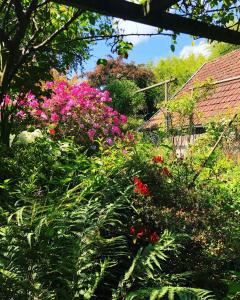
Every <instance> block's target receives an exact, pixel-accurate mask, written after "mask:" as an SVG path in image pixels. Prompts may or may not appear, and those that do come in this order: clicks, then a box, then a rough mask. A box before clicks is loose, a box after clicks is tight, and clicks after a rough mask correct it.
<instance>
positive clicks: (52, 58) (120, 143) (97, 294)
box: [0, 0, 240, 300]
mask: <svg viewBox="0 0 240 300" xmlns="http://www.w3.org/2000/svg"><path fill="white" fill-rule="evenodd" d="M226 5H227V4H226ZM0 15H1V19H2V20H1V21H0V22H1V28H0V55H1V56H0V78H1V81H0V82H1V85H0V101H1V103H0V127H1V132H0V299H2V300H48V299H49V300H57V299H59V300H70V299H79V300H81V299H83V300H87V299H89V300H90V299H99V300H101V299H102V300H108V299H109V300H124V299H126V300H132V299H136V300H141V299H143V300H145V299H150V300H154V299H169V300H173V299H179V300H182V299H183V300H185V299H186V300H187V299H189V300H192V299H196V300H198V299H199V300H211V299H224V300H227V299H229V300H237V299H240V250H239V249H240V218H239V214H240V184H239V178H240V161H239V159H238V158H237V156H236V155H234V153H233V152H234V151H235V148H236V147H239V139H240V137H239V116H236V118H234V120H232V122H230V123H227V121H226V122H225V123H224V122H221V123H219V121H218V120H215V121H214V122H211V123H209V124H208V125H206V132H205V134H204V135H202V136H201V137H200V138H199V139H197V140H196V142H195V143H193V144H191V145H189V147H188V149H187V150H186V152H185V153H184V155H180V156H179V155H178V154H177V153H176V149H175V147H174V143H173V141H172V138H171V137H172V136H173V133H175V131H174V130H175V129H174V128H171V129H170V130H167V128H166V126H162V127H160V128H158V129H157V130H155V132H154V138H153V136H152V135H150V134H149V133H148V132H147V131H145V130H142V129H141V127H142V126H143V124H144V122H145V121H146V120H148V119H149V118H150V117H151V116H152V115H154V113H156V112H157V111H158V109H159V108H161V107H163V106H164V105H166V103H165V102H164V101H163V99H164V89H163V88H161V87H156V88H154V89H150V90H147V91H146V92H138V91H139V90H140V89H144V88H146V87H148V86H150V85H154V84H156V83H158V82H159V81H160V80H167V79H168V78H173V77H177V78H178V81H177V82H174V83H173V84H172V85H171V88H170V91H169V92H170V93H171V94H174V93H175V92H176V91H177V90H178V89H179V88H180V87H181V86H182V85H183V84H184V83H185V82H186V81H187V80H188V78H189V77H190V76H192V74H193V73H194V72H195V71H196V70H197V69H198V68H199V67H200V66H201V65H202V64H203V63H204V62H206V61H207V60H209V59H215V58H218V57H220V56H221V55H222V54H225V53H228V52H229V53H230V52H231V51H232V50H235V49H239V46H233V45H230V44H225V43H218V42H213V43H212V44H210V47H211V53H212V54H211V57H210V58H206V57H203V56H194V55H190V56H189V57H187V58H179V57H177V56H173V57H171V58H166V59H161V60H160V61H159V62H158V63H157V64H153V63H152V64H146V65H144V64H141V65H139V64H135V63H129V62H126V61H125V60H124V59H123V57H125V58H127V55H128V51H129V50H130V49H131V47H132V45H131V44H130V43H129V42H126V41H124V39H123V37H122V35H119V36H118V39H116V38H115V40H114V42H113V44H112V45H111V46H112V50H113V52H115V53H117V54H118V56H117V57H116V58H115V57H108V59H101V60H99V61H98V64H97V65H96V67H95V69H94V70H92V71H91V72H87V73H86V72H85V73H84V78H79V77H78V76H74V75H73V70H76V68H79V66H82V63H83V62H84V61H86V60H88V59H89V58H90V56H91V47H92V46H93V44H94V41H96V40H98V39H102V36H104V35H105V36H109V37H110V36H114V35H115V34H116V32H115V31H116V30H117V29H116V28H115V27H112V26H111V19H110V18H107V17H104V19H103V18H102V17H101V15H99V14H97V13H91V12H85V11H81V10H75V9H73V8H66V7H65V6H63V5H60V4H56V3H53V2H50V1H35V0H33V1H8V0H7V1H2V3H1V4H0ZM224 17H225V18H226V15H224ZM228 21H229V20H228ZM2 29H3V31H2ZM94 36H95V37H96V38H95V39H93V37H94ZM69 39H70V40H71V42H70V41H69ZM93 40H94V41H93ZM173 41H174V43H175V36H174V37H173ZM108 42H109V43H110V41H109V40H108ZM66 43H69V44H71V47H66ZM201 84H202V85H203V86H204V91H203V90H202V89H201V92H199V90H197V92H192V93H191V98H190V96H189V95H188V97H186V95H185V97H182V98H180V99H177V100H178V101H176V102H175V104H174V105H172V106H171V104H168V105H166V106H165V108H166V109H167V110H168V112H169V113H176V112H178V113H179V114H181V116H182V117H183V118H190V117H191V116H192V113H193V110H194V108H195V106H196V105H197V102H198V101H199V99H200V98H201V97H203V95H206V93H211V92H213V91H212V90H211V88H210V85H211V82H210V81H209V82H207V83H206V82H204V83H201ZM164 103H165V104H164ZM180 125H181V126H180V127H181V128H178V134H188V133H189V130H190V129H191V124H189V125H188V126H186V123H185V122H183V123H182V124H180ZM228 125H229V126H228ZM219 138H220V139H219ZM216 143H217V144H216ZM214 145H216V147H215V149H214V151H212V149H213V146H214ZM233 148H234V150H233ZM226 149H227V150H226ZM229 149H230V150H229ZM229 153H230V154H229Z"/></svg>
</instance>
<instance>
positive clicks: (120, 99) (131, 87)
mask: <svg viewBox="0 0 240 300" xmlns="http://www.w3.org/2000/svg"><path fill="white" fill-rule="evenodd" d="M106 88H107V90H108V91H109V92H110V96H111V98H112V102H111V103H110V105H111V106H112V107H113V108H114V109H116V110H117V111H119V112H120V113H122V114H125V115H127V116H129V115H136V114H137V113H138V112H139V110H142V109H143V108H144V102H145V100H144V94H143V93H136V91H137V90H138V87H137V85H136V84H135V83H134V82H133V81H130V80H113V81H110V82H109V83H108V84H107V86H106Z"/></svg>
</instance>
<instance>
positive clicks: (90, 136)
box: [87, 129, 96, 141]
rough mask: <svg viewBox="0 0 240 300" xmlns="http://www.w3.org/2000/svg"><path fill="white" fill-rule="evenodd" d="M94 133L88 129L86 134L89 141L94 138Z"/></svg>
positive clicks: (94, 131)
mask: <svg viewBox="0 0 240 300" xmlns="http://www.w3.org/2000/svg"><path fill="white" fill-rule="evenodd" d="M95 133H96V130H95V129H89V130H88V132H87V134H88V137H89V139H90V140H91V141H93V138H94V136H95Z"/></svg>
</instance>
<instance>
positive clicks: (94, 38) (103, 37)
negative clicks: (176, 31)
mask: <svg viewBox="0 0 240 300" xmlns="http://www.w3.org/2000/svg"><path fill="white" fill-rule="evenodd" d="M160 35H163V36H169V37H172V36H173V34H171V33H162V32H158V33H126V34H112V35H95V36H92V35H90V36H83V37H79V38H76V39H72V40H66V41H65V42H66V43H73V42H77V41H84V40H92V41H102V40H109V39H112V38H118V37H119V38H123V37H129V36H149V37H151V36H160ZM59 44H60V43H54V44H53V45H54V46H55V45H59Z"/></svg>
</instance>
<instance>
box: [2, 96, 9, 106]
mask: <svg viewBox="0 0 240 300" xmlns="http://www.w3.org/2000/svg"><path fill="white" fill-rule="evenodd" d="M3 102H4V104H5V105H8V104H9V103H10V102H11V98H10V97H9V96H8V95H5V97H4V98H3Z"/></svg>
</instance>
